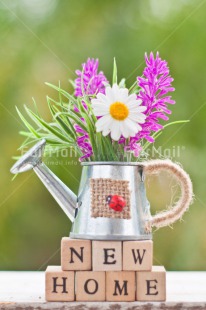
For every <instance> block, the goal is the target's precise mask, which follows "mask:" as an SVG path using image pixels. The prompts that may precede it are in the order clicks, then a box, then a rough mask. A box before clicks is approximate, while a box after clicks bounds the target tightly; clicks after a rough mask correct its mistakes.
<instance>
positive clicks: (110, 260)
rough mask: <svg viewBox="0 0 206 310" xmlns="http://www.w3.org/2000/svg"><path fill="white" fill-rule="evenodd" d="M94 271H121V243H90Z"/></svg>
mask: <svg viewBox="0 0 206 310" xmlns="http://www.w3.org/2000/svg"><path fill="white" fill-rule="evenodd" d="M92 267H93V270H94V271H108V270H122V242H121V241H92Z"/></svg>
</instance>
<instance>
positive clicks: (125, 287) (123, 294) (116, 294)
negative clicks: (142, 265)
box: [106, 271, 135, 301]
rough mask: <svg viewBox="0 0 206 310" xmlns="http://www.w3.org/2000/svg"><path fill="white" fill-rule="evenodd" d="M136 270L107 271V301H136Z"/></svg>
mask: <svg viewBox="0 0 206 310" xmlns="http://www.w3.org/2000/svg"><path fill="white" fill-rule="evenodd" d="M134 300H135V272H133V271H107V272H106V301H134Z"/></svg>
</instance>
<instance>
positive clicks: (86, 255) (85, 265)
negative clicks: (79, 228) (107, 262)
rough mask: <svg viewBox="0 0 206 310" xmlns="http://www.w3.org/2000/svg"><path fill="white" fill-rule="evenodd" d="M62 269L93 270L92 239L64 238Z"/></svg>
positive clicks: (62, 244) (62, 243)
mask: <svg viewBox="0 0 206 310" xmlns="http://www.w3.org/2000/svg"><path fill="white" fill-rule="evenodd" d="M61 266H62V270H91V268H92V244H91V241H90V240H81V239H70V238H67V237H64V238H62V241H61Z"/></svg>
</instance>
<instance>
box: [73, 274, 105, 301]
mask: <svg viewBox="0 0 206 310" xmlns="http://www.w3.org/2000/svg"><path fill="white" fill-rule="evenodd" d="M75 283H76V301H105V272H104V271H77V272H76V282H75Z"/></svg>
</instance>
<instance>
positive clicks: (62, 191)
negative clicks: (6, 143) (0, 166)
mask: <svg viewBox="0 0 206 310" xmlns="http://www.w3.org/2000/svg"><path fill="white" fill-rule="evenodd" d="M45 144H46V140H45V139H43V140H41V141H40V142H38V143H37V144H36V145H34V146H33V147H32V148H31V149H30V150H29V151H28V152H27V153H26V154H24V155H23V156H22V157H21V158H20V159H19V160H18V161H17V162H16V163H15V164H14V166H13V167H12V168H11V170H10V171H11V173H14V174H17V173H20V172H24V171H27V170H30V169H33V170H34V171H35V173H36V174H37V176H38V177H39V179H40V180H41V181H42V183H43V184H44V185H45V186H46V188H47V189H48V191H49V192H50V193H51V195H52V196H53V197H54V199H55V200H56V201H57V203H58V204H59V205H60V207H61V208H62V210H63V211H64V212H65V213H66V215H67V216H68V217H69V219H70V220H71V221H72V222H73V221H74V217H75V209H76V203H77V197H76V195H75V194H74V193H73V192H72V191H71V190H70V189H69V188H68V187H67V186H66V185H65V184H64V183H63V182H62V181H61V180H60V179H59V178H58V177H57V176H56V175H55V174H54V173H53V172H52V171H51V170H50V169H49V168H48V167H47V166H46V165H45V164H44V163H43V162H42V155H43V152H44V147H45Z"/></svg>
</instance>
